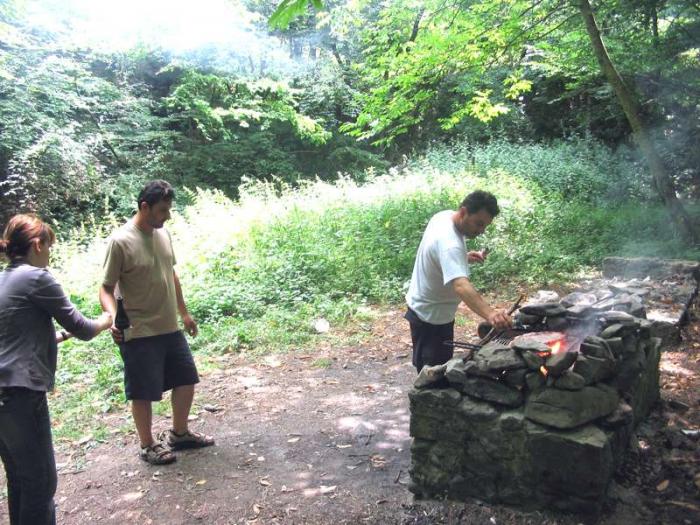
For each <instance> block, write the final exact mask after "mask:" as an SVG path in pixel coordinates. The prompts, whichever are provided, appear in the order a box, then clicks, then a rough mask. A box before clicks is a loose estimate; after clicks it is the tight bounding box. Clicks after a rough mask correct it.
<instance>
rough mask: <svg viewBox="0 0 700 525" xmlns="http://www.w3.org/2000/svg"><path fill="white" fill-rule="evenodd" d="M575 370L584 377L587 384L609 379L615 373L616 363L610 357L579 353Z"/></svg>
mask: <svg viewBox="0 0 700 525" xmlns="http://www.w3.org/2000/svg"><path fill="white" fill-rule="evenodd" d="M573 371H574V372H575V373H577V374H578V375H580V376H581V377H583V379H584V380H585V382H586V384H587V385H592V384H594V383H597V382H599V381H603V380H605V379H608V378H609V377H610V376H612V375H613V373H615V364H614V363H613V362H612V361H610V360H609V359H600V358H598V357H593V356H584V355H581V354H579V355H578V357H577V358H576V362H575V363H574V368H573Z"/></svg>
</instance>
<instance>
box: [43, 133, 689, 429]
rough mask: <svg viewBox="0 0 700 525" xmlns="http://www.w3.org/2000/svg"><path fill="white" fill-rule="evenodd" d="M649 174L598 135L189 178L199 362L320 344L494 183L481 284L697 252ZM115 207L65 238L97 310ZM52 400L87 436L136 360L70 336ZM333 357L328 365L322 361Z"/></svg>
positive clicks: (74, 279)
mask: <svg viewBox="0 0 700 525" xmlns="http://www.w3.org/2000/svg"><path fill="white" fill-rule="evenodd" d="M647 187H648V181H647V179H646V174H645V173H644V172H643V171H641V170H640V169H639V168H638V166H637V165H635V164H634V163H633V162H631V161H629V160H627V159H625V158H624V157H622V156H620V155H615V154H613V153H611V152H610V151H609V150H607V149H606V148H603V147H601V146H598V145H596V144H593V143H590V142H587V141H586V142H581V143H578V144H576V143H571V142H569V143H562V144H559V145H556V144H555V145H552V146H550V147H543V146H526V145H525V146H513V145H509V144H505V143H493V144H492V145H490V146H480V147H471V148H467V147H458V146H454V147H452V148H440V149H435V150H433V151H431V152H429V153H428V154H426V155H425V156H423V157H421V158H417V159H415V160H413V161H410V162H408V163H407V164H406V165H404V166H402V167H400V168H392V169H390V170H389V171H388V172H387V173H382V174H379V173H375V172H372V171H369V172H367V173H365V174H364V176H363V182H362V183H361V184H360V183H357V182H354V181H353V180H352V179H351V178H349V177H348V178H341V179H339V180H338V181H336V182H333V183H330V182H326V181H320V180H319V181H311V182H305V183H303V184H301V185H300V186H297V187H291V186H289V185H288V184H286V183H285V182H282V181H280V180H275V181H272V182H260V181H249V182H248V183H246V184H244V185H243V186H241V188H240V199H239V200H238V201H236V202H234V201H231V200H230V199H229V198H227V197H226V196H225V195H224V194H223V193H221V192H219V191H215V190H204V189H194V190H188V189H183V190H181V191H180V192H179V195H178V209H177V210H176V212H175V214H174V217H173V220H172V222H171V223H170V224H169V225H168V227H169V229H170V231H171V232H172V234H173V238H174V245H175V252H176V256H177V259H178V265H177V269H178V274H179V275H180V279H181V281H182V283H183V290H184V294H185V299H186V301H187V303H188V306H189V309H190V311H191V312H192V313H193V315H194V316H195V318H196V319H197V320H198V322H199V323H200V335H199V337H198V338H196V339H194V340H192V347H193V350H194V351H195V352H196V353H198V354H199V357H198V363H199V365H200V366H208V363H210V362H214V361H215V357H216V356H218V355H220V354H222V353H226V352H234V351H246V352H250V353H256V352H258V353H259V352H265V351H270V350H275V351H279V350H285V349H290V348H294V347H297V346H299V345H304V344H309V343H310V342H312V340H313V339H314V338H316V337H327V336H326V335H318V334H316V332H315V330H314V328H313V323H314V320H316V319H318V318H321V317H323V318H325V319H327V320H328V321H329V322H330V325H331V332H332V331H333V329H334V328H337V327H339V326H342V325H343V324H344V323H348V322H351V321H352V320H353V319H358V318H359V317H362V318H366V317H367V316H368V315H371V314H368V311H370V310H369V309H368V308H367V306H368V305H376V304H387V303H400V302H401V301H402V296H403V294H404V293H405V290H406V287H407V283H408V280H409V278H410V275H411V270H412V266H413V259H414V256H415V251H416V248H417V246H418V243H419V242H420V238H421V235H422V232H423V229H424V227H425V225H426V223H427V221H428V220H429V218H430V217H431V216H432V215H433V214H434V213H435V212H437V211H440V210H444V209H455V208H456V206H458V205H459V203H460V202H461V200H462V198H463V197H464V195H465V194H467V193H469V192H470V191H472V190H474V189H477V188H480V189H485V190H488V191H491V192H493V193H495V194H496V195H497V197H498V200H499V204H500V206H501V210H502V212H501V215H500V216H499V217H498V218H497V219H496V220H495V221H494V223H493V225H492V226H491V227H490V228H489V230H487V232H486V234H485V235H483V236H482V237H480V238H478V239H476V240H472V241H469V246H470V248H473V249H478V248H481V247H484V246H489V248H490V249H491V253H490V255H489V258H488V261H487V262H486V263H485V264H483V265H481V266H480V267H478V268H475V269H474V272H473V280H474V282H475V284H476V285H477V287H478V288H479V289H481V290H482V291H498V290H503V287H504V286H507V285H517V286H523V285H530V286H539V287H542V286H546V285H548V284H551V283H561V282H565V281H568V280H571V279H572V278H574V277H575V276H576V275H577V274H579V273H580V272H584V271H588V270H590V269H591V268H594V267H595V266H596V265H598V264H599V263H600V261H601V259H602V257H604V256H607V255H626V256H630V255H660V256H665V257H691V258H693V257H694V258H697V257H698V256H700V253H699V252H698V251H697V250H695V251H693V250H692V249H689V248H688V247H684V246H683V244H682V242H681V241H680V239H679V238H678V236H677V235H676V233H675V232H674V231H673V229H672V226H671V224H670V221H668V219H667V216H666V215H665V212H664V210H663V209H662V207H661V206H660V204H656V203H654V202H652V201H651V200H648V199H646V198H644V196H645V195H646V191H647ZM118 224H119V221H117V220H116V219H115V218H111V219H108V220H106V221H104V222H102V223H101V224H100V225H97V224H93V225H89V226H86V227H84V228H83V229H82V230H75V231H73V232H72V234H71V235H70V236H68V238H67V239H65V240H63V241H62V242H61V243H60V244H59V245H58V246H57V249H56V259H55V260H54V267H55V268H56V270H55V271H56V273H57V274H58V278H59V281H60V282H61V283H62V284H63V285H64V288H65V289H66V290H67V291H68V292H69V293H70V294H71V298H72V299H73V300H74V302H75V303H76V304H78V305H79V307H80V308H81V310H82V311H84V312H86V313H93V314H96V313H97V312H98V311H99V306H98V302H97V290H98V286H99V282H100V277H101V265H102V258H103V256H104V248H105V242H106V241H105V238H106V236H107V235H108V234H109V232H110V231H111V230H112V229H113V228H114V227H116V226H117V225H118ZM60 359H61V362H60V363H59V373H58V377H57V384H58V387H57V390H58V395H56V396H55V399H54V404H53V411H54V420H55V424H56V426H57V433H58V435H59V436H60V435H64V436H72V437H75V433H76V432H78V430H79V429H80V428H81V427H82V426H83V425H84V424H85V423H86V422H87V421H88V419H89V416H90V414H94V413H97V412H106V411H108V410H110V408H111V407H113V406H114V405H115V404H117V403H121V402H122V401H123V392H122V386H121V385H122V378H121V361H120V358H119V356H118V351H117V349H116V347H115V346H114V345H113V344H112V343H111V340H110V339H109V337H108V336H106V335H102V336H100V337H99V338H97V340H96V341H93V342H89V343H80V342H70V343H68V344H66V345H64V346H63V347H62V349H61V357H60ZM319 366H320V365H319Z"/></svg>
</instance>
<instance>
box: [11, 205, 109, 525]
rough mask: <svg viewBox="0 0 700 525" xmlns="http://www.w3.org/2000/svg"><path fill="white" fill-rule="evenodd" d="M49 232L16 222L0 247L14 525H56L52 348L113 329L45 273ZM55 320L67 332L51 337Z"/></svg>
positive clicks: (24, 220) (29, 220)
mask: <svg viewBox="0 0 700 525" xmlns="http://www.w3.org/2000/svg"><path fill="white" fill-rule="evenodd" d="M55 240H56V236H55V235H54V233H53V231H52V230H51V227H50V226H49V225H48V224H45V223H44V222H42V221H41V219H39V218H37V217H35V216H34V215H15V216H14V217H12V218H11V219H10V221H9V222H8V224H7V227H6V228H5V231H4V234H3V237H2V239H0V254H3V255H5V256H6V257H7V258H8V259H9V265H8V266H7V268H5V270H4V271H2V272H0V456H1V457H2V462H3V464H4V465H5V473H6V474H7V501H8V506H9V512H10V524H11V525H30V524H31V525H46V524H54V523H56V516H55V508H54V503H53V496H54V493H55V492H56V481H57V478H56V464H55V461H54V453H53V443H52V441H51V422H50V419H49V410H48V405H47V403H46V392H47V391H50V390H51V389H52V388H53V385H54V375H55V372H56V355H57V343H58V342H62V341H64V340H65V339H67V338H69V337H70V336H71V335H75V336H76V337H78V338H79V339H83V340H88V339H92V338H93V337H95V336H96V335H97V334H98V333H100V332H101V331H103V330H106V329H108V328H109V327H110V326H111V325H112V318H111V316H110V315H109V314H102V315H101V316H100V317H99V318H98V319H96V320H90V319H86V318H85V317H84V316H83V315H82V314H81V313H80V312H79V311H78V310H77V309H76V307H75V306H74V305H73V304H72V303H71V302H70V301H69V300H68V297H66V294H65V293H64V292H63V289H62V288H61V285H60V284H58V282H56V280H55V279H54V278H53V276H52V275H51V274H50V273H49V272H48V270H46V267H47V266H48V264H49V254H50V252H51V245H52V244H53V243H54V241H55ZM53 319H55V320H56V321H57V322H58V323H59V324H60V325H61V326H62V327H63V328H65V330H67V332H66V331H64V330H61V332H60V333H59V334H56V332H55V330H54V326H53V321H52V320H53Z"/></svg>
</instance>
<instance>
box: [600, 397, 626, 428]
mask: <svg viewBox="0 0 700 525" xmlns="http://www.w3.org/2000/svg"><path fill="white" fill-rule="evenodd" d="M633 421H634V410H632V407H631V406H630V405H629V404H627V403H626V402H625V401H624V400H622V399H621V400H620V402H619V403H618V405H617V408H615V410H614V411H613V412H612V414H610V415H609V416H608V417H606V418H605V419H603V420H602V421H601V422H600V424H601V425H602V426H604V427H605V428H618V427H621V426H625V425H631V424H632V422H633Z"/></svg>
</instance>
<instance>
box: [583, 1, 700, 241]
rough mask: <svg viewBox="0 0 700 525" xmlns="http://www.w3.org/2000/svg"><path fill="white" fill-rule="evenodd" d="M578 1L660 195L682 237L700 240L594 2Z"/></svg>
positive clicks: (601, 64)
mask: <svg viewBox="0 0 700 525" xmlns="http://www.w3.org/2000/svg"><path fill="white" fill-rule="evenodd" d="M578 5H579V10H580V12H581V16H582V17H583V20H584V22H585V23H586V30H587V31H588V36H589V37H590V39H591V45H592V46H593V52H594V53H595V56H596V58H597V59H598V62H599V64H600V68H601V70H602V71H603V74H604V75H605V77H606V78H607V80H608V82H610V84H611V85H612V87H613V89H614V90H615V95H617V99H618V102H619V103H620V105H621V106H622V110H623V111H624V113H625V116H626V117H627V120H628V122H629V123H630V126H631V128H632V134H633V136H634V139H635V141H636V142H637V145H638V146H639V149H641V150H642V153H643V154H644V157H645V158H646V159H647V162H648V163H649V170H650V171H651V175H652V177H653V179H654V185H655V186H656V190H657V191H658V192H659V195H660V196H661V199H662V200H663V202H664V204H665V205H666V208H667V209H668V211H669V213H670V214H671V217H672V218H673V220H674V222H675V223H676V225H677V226H678V228H679V229H680V231H681V233H682V235H683V237H684V238H685V239H686V240H687V241H688V242H690V243H691V244H695V243H697V241H698V237H697V232H696V231H695V229H694V226H693V223H692V221H691V219H690V217H689V216H688V214H687V212H686V211H685V209H684V208H683V205H682V204H681V202H680V200H678V197H677V196H676V190H675V188H674V186H673V181H672V180H671V177H670V176H669V175H668V173H667V171H666V167H665V166H664V163H663V161H662V160H661V157H660V156H659V154H658V152H657V151H656V148H655V147H654V143H653V141H652V139H651V137H650V135H649V131H648V129H647V127H646V126H645V124H644V122H643V121H642V118H641V115H640V112H639V106H638V104H637V101H636V98H635V95H634V93H632V91H631V90H630V89H629V88H628V87H627V85H626V84H625V82H624V81H623V80H622V77H621V76H620V73H618V71H617V69H616V68H615V65H614V64H613V63H612V61H611V60H610V56H609V55H608V51H607V49H606V48H605V44H604V43H603V40H602V38H601V36H600V30H599V29H598V24H597V23H596V20H595V18H594V16H593V8H592V7H591V3H590V2H589V0H578Z"/></svg>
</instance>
